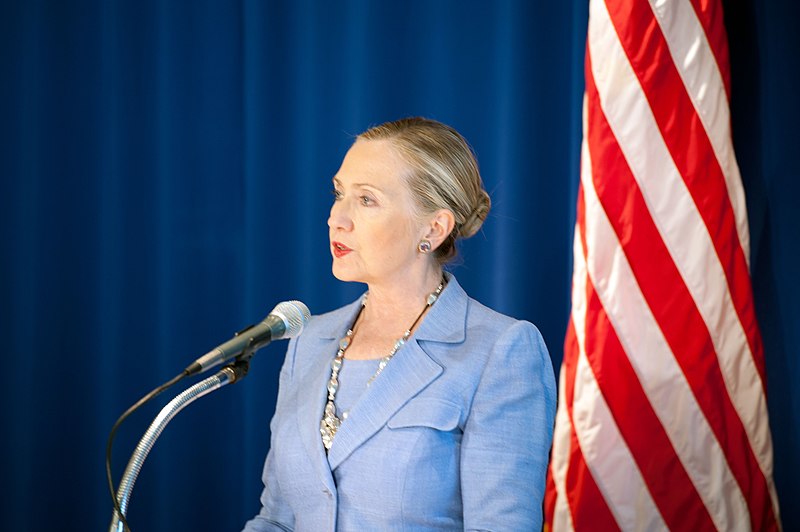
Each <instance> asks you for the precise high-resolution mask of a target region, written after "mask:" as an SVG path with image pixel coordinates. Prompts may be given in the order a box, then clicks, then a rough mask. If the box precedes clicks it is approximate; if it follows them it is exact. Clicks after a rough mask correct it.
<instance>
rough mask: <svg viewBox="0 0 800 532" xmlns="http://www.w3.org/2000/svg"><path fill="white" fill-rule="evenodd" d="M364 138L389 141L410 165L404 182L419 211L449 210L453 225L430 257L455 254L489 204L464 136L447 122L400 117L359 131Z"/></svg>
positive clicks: (445, 258) (441, 260) (445, 257)
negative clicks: (460, 241) (461, 239)
mask: <svg viewBox="0 0 800 532" xmlns="http://www.w3.org/2000/svg"><path fill="white" fill-rule="evenodd" d="M358 138H360V139H364V140H388V141H389V142H391V143H392V146H393V147H394V148H395V149H396V150H397V152H398V153H399V154H400V156H401V157H402V158H403V160H404V161H405V162H406V163H407V164H408V165H409V167H410V168H411V173H410V175H409V176H408V185H409V188H410V189H411V192H412V195H413V197H414V199H415V201H416V203H417V205H418V207H419V210H420V214H422V215H423V216H425V215H428V214H432V213H434V212H436V211H437V210H439V209H448V210H449V211H450V212H452V213H453V216H454V217H455V227H454V228H453V231H452V232H451V233H450V235H448V237H447V238H446V239H445V240H444V242H442V244H441V245H440V246H439V247H438V248H436V251H435V252H434V257H435V258H436V260H438V261H439V263H440V264H444V263H446V262H448V261H449V260H451V259H452V258H453V257H455V256H456V253H457V250H456V245H455V243H456V240H457V239H458V238H469V237H471V236H472V235H474V234H475V233H477V232H478V230H479V229H480V228H481V226H482V225H483V221H484V220H486V216H487V215H488V214H489V209H490V208H491V199H490V198H489V194H487V193H486V191H485V190H484V189H483V182H482V181H481V175H480V172H479V171H478V161H477V160H476V159H475V154H474V153H473V151H472V148H470V146H469V144H468V143H467V141H466V140H465V139H464V137H462V136H461V135H460V134H459V133H458V131H456V130H455V129H453V128H452V127H450V126H448V125H445V124H442V123H441V122H437V121H436V120H430V119H427V118H419V117H412V118H403V119H401V120H396V121H394V122H386V123H384V124H381V125H379V126H375V127H372V128H370V129H368V130H367V131H365V132H364V133H361V134H360V135H359V136H358Z"/></svg>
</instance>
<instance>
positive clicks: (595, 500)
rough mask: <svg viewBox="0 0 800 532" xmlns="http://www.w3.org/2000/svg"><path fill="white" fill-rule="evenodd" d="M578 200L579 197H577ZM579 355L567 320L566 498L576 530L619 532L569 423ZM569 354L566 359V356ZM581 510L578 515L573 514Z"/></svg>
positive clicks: (571, 422) (571, 328)
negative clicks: (567, 426)
mask: <svg viewBox="0 0 800 532" xmlns="http://www.w3.org/2000/svg"><path fill="white" fill-rule="evenodd" d="M579 197H580V194H579ZM579 353H580V348H579V346H578V339H577V337H576V335H575V329H574V323H573V322H572V320H570V325H569V328H568V329H567V337H566V340H565V342H564V364H565V371H566V383H567V384H566V390H565V392H566V398H567V412H568V414H569V421H570V427H571V430H570V450H569V462H568V466H567V477H566V483H565V486H566V494H565V495H566V497H567V501H568V505H569V508H570V512H571V515H572V524H573V527H574V528H575V530H607V531H612V530H619V526H618V525H617V521H616V519H614V516H613V514H612V513H611V511H610V510H609V508H608V505H607V504H606V501H605V499H604V498H603V494H602V493H601V492H600V490H599V489H598V487H597V484H596V483H595V481H594V477H593V476H592V472H591V471H590V470H589V468H588V467H587V466H586V461H585V460H584V458H583V453H582V451H581V447H580V444H579V443H578V438H577V436H576V434H575V424H574V422H573V420H572V406H573V399H574V396H575V388H574V384H575V372H576V370H577V365H578V364H577V362H578V357H579V356H580V355H579ZM567 354H569V356H567ZM577 509H580V511H576V510H577Z"/></svg>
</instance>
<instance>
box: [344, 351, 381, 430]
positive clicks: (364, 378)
mask: <svg viewBox="0 0 800 532" xmlns="http://www.w3.org/2000/svg"><path fill="white" fill-rule="evenodd" d="M379 362H380V359H377V360H350V359H349V358H346V357H345V358H344V360H342V367H341V369H340V370H339V389H338V390H337V391H336V398H335V399H334V404H335V405H336V416H337V417H338V418H339V419H342V415H343V414H344V412H349V411H350V409H351V408H353V405H354V404H356V401H358V398H359V397H361V394H363V393H364V391H365V390H366V389H367V382H369V380H370V379H371V378H372V376H373V375H375V372H376V371H378V363H379Z"/></svg>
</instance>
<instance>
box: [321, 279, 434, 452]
mask: <svg viewBox="0 0 800 532" xmlns="http://www.w3.org/2000/svg"><path fill="white" fill-rule="evenodd" d="M445 282H446V281H445V279H444V278H442V282H441V283H439V286H438V287H436V290H435V291H433V292H431V293H430V294H428V298H427V299H426V300H425V308H423V309H422V312H420V313H419V316H417V319H416V320H414V323H412V324H411V327H409V328H408V329H406V332H405V333H403V336H402V337H401V338H399V339H398V340H397V341H396V342H395V343H394V346H393V347H392V350H391V351H390V352H389V354H388V355H386V356H385V357H383V358H382V359H381V361H380V362H379V363H378V369H377V371H375V375H373V376H372V377H370V379H369V381H367V386H369V385H370V384H372V381H374V380H375V379H376V378H377V377H378V375H380V374H381V372H382V371H383V368H385V367H386V364H388V363H389V361H390V360H391V359H392V357H393V356H394V355H395V354H396V353H397V351H398V350H400V348H401V347H403V344H405V343H406V341H407V340H408V337H409V336H411V331H412V330H414V327H416V325H417V323H419V320H421V319H422V316H423V315H424V314H425V311H427V310H428V309H429V308H430V307H431V305H433V304H434V303H436V300H437V299H439V294H441V293H442V289H443V288H444V285H445ZM368 296H369V293H367V294H366V295H364V299H363V300H362V301H361V308H360V309H358V314H356V317H355V319H354V320H353V324H352V325H351V326H350V328H349V329H348V330H347V334H345V336H344V338H342V339H341V340H339V351H338V352H337V353H336V357H334V359H333V362H331V378H330V379H329V380H328V403H327V404H326V405H325V413H324V414H323V415H322V419H321V420H320V422H319V432H320V434H321V435H322V444H323V445H324V446H325V451H326V452H327V451H329V450H330V448H331V445H333V438H334V436H336V431H338V430H339V427H340V426H341V425H342V422H343V421H344V420H345V419H347V412H345V413H344V414H342V418H341V419H339V417H338V416H337V415H336V405H335V404H334V401H335V399H336V391H337V390H338V389H339V370H340V369H342V362H343V361H344V352H345V351H347V348H348V347H350V344H351V342H352V341H353V329H354V328H355V326H356V323H358V318H359V317H360V316H361V313H362V312H363V311H364V307H366V306H367V297H368Z"/></svg>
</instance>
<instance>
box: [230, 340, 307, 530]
mask: <svg viewBox="0 0 800 532" xmlns="http://www.w3.org/2000/svg"><path fill="white" fill-rule="evenodd" d="M296 350H297V339H296V338H293V339H292V340H291V341H290V342H289V347H288V348H287V350H286V358H285V359H284V362H283V367H282V368H281V373H280V378H279V381H278V399H277V401H276V404H275V415H274V416H273V417H272V422H271V423H270V433H271V437H270V450H269V452H268V453H267V459H266V461H265V462H264V471H263V473H262V477H261V479H262V481H263V483H264V490H263V491H262V492H261V511H260V512H259V513H258V515H256V516H255V517H254V518H253V519H251V520H250V521H248V522H247V523H246V524H245V526H244V528H243V529H242V532H278V531H281V532H285V531H291V530H293V529H294V514H293V513H292V511H291V508H290V507H289V504H288V503H287V502H286V500H285V499H284V497H283V495H282V494H281V489H280V486H279V485H278V481H277V475H276V474H275V456H274V452H273V449H274V448H275V433H276V427H277V426H278V425H279V424H280V422H281V419H280V418H281V416H283V415H286V412H287V409H288V407H287V406H286V402H287V396H288V395H289V393H288V387H289V386H290V385H291V380H292V379H291V377H292V371H293V366H294V359H295V353H296Z"/></svg>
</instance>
